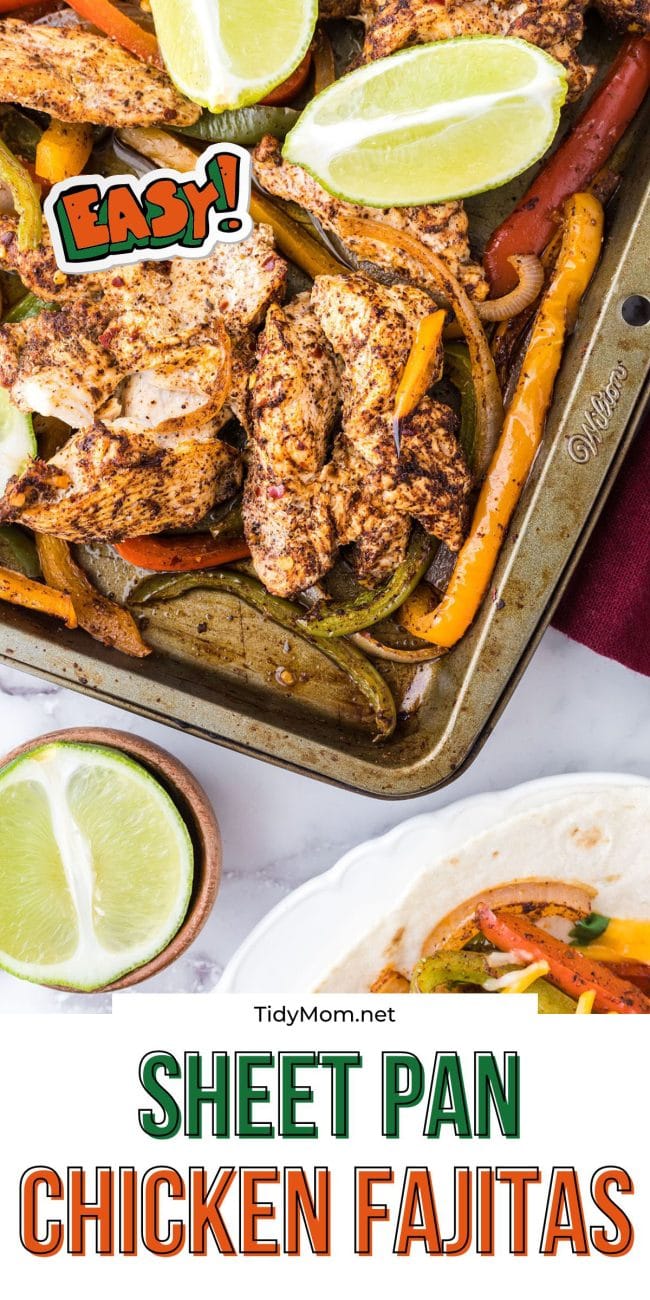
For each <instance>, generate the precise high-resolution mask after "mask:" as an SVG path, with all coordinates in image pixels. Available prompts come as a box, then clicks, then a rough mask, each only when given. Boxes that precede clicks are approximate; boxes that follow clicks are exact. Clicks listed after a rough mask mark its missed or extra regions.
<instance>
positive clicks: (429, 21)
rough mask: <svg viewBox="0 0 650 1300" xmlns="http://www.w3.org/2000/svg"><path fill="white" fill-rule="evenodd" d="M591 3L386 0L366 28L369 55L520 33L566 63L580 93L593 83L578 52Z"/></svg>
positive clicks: (565, 0) (575, 94)
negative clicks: (460, 38)
mask: <svg viewBox="0 0 650 1300" xmlns="http://www.w3.org/2000/svg"><path fill="white" fill-rule="evenodd" d="M586 8H587V3H586V0H544V2H543V3H540V0H447V3H445V4H440V0H383V3H382V2H381V0H380V3H378V4H376V5H375V6H374V15H371V16H370V20H369V25H368V27H367V29H366V43H365V46H364V58H365V59H366V60H367V61H368V62H370V61H372V60H373V59H381V58H384V57H385V56H386V55H387V54H392V53H393V52H394V51H395V50H402V49H404V48H405V46H407V45H421V44H424V43H426V42H427V41H444V40H449V39H451V38H453V37H455V36H478V35H482V36H483V35H488V36H520V37H522V38H523V40H526V41H530V42H531V44H533V45H539V46H541V48H542V49H544V50H548V52H549V54H552V55H554V57H555V58H556V59H558V60H559V62H560V63H563V64H564V65H565V67H566V69H567V71H568V73H569V79H570V83H571V94H572V96H573V97H574V98H577V97H578V96H579V95H581V94H582V92H583V90H584V89H585V86H586V84H587V74H586V71H585V69H584V68H583V66H582V64H581V63H580V60H579V58H578V56H577V54H576V48H577V46H578V43H579V42H580V40H581V39H582V34H583V28H584V12H585V9H586Z"/></svg>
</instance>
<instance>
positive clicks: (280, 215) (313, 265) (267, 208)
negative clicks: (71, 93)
mask: <svg viewBox="0 0 650 1300" xmlns="http://www.w3.org/2000/svg"><path fill="white" fill-rule="evenodd" d="M118 137H119V139H120V140H121V141H122V143H123V144H126V145H128V146H129V148H131V149H135V150H136V151H137V153H141V154H144V157H145V158H150V159H151V161H152V162H154V163H155V164H156V166H157V167H173V168H174V169H175V170H176V171H179V172H182V171H187V172H189V171H192V170H193V169H194V167H195V166H196V160H197V158H198V153H197V151H196V150H195V149H192V148H190V146H189V145H187V144H184V143H183V142H182V141H181V140H177V139H176V137H175V136H173V135H169V133H168V132H167V131H162V130H161V129H160V128H159V127H156V126H129V127H125V128H124V129H123V130H121V131H119V132H118ZM250 214H251V216H252V218H253V221H255V222H257V224H258V225H259V224H260V223H261V222H264V223H265V224H266V225H269V226H271V227H272V229H273V234H274V235H275V242H276V244H277V246H278V248H279V249H280V252H281V253H284V256H285V257H288V258H289V261H291V262H295V264H296V266H299V267H300V268H301V270H303V271H304V272H305V273H306V274H307V275H308V276H309V277H310V278H311V279H312V280H315V279H316V276H317V275H349V274H350V267H349V266H344V264H343V262H339V260H338V258H336V257H335V256H334V254H333V253H330V251H329V249H328V248H326V247H325V245H324V244H320V243H319V242H318V240H317V239H315V238H314V237H313V236H312V235H310V234H309V233H308V231H306V230H305V228H304V227H303V226H301V225H300V223H299V222H298V221H294V220H293V217H290V216H288V214H287V213H286V212H284V210H283V209H282V208H281V207H279V206H278V204H277V203H274V202H273V201H272V199H269V198H267V196H266V194H260V193H259V191H256V190H254V191H253V193H252V194H251V200H250Z"/></svg>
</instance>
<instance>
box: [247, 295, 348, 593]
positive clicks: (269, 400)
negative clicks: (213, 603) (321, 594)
mask: <svg viewBox="0 0 650 1300" xmlns="http://www.w3.org/2000/svg"><path fill="white" fill-rule="evenodd" d="M337 409H338V375H337V371H336V366H335V363H334V357H333V355H332V351H331V349H330V347H329V344H328V342H327V339H326V338H325V336H324V334H323V333H322V331H321V329H320V326H319V325H318V322H317V320H316V317H315V316H314V314H313V312H312V310H311V307H310V305H309V298H308V296H307V295H304V294H302V295H300V297H298V298H296V299H294V301H293V302H291V303H290V304H289V305H288V306H287V307H285V308H282V307H278V306H272V307H271V308H270V309H269V312H268V315H267V318H266V325H265V328H264V331H263V333H262V335H261V336H260V340H259V346H258V365H257V371H256V374H255V383H254V388H253V390H252V395H251V417H252V427H251V436H250V440H249V468H248V477H247V479H246V487H245V491H244V528H245V533H246V540H247V542H248V545H249V546H250V548H251V554H252V556H253V563H254V565H255V569H256V571H257V573H258V575H259V577H260V578H261V580H262V582H263V583H264V585H265V587H266V588H267V590H268V591H271V592H273V593H274V594H275V595H277V596H293V595H295V594H296V593H297V592H299V591H304V589H305V588H306V587H310V586H311V585H312V583H314V582H316V581H317V580H318V579H319V578H321V577H322V576H323V574H324V573H326V572H327V570H328V569H329V568H330V567H331V565H332V563H333V560H334V556H335V554H336V549H337V541H336V534H335V530H334V524H333V521H332V517H331V515H330V511H329V503H328V498H327V492H326V491H324V490H323V485H322V483H321V481H320V470H321V468H322V466H323V465H324V463H325V458H326V454H327V443H328V438H329V435H330V433H331V431H332V427H333V424H334V420H335V418H336V413H337Z"/></svg>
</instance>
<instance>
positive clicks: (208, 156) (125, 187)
mask: <svg viewBox="0 0 650 1300" xmlns="http://www.w3.org/2000/svg"><path fill="white" fill-rule="evenodd" d="M250 190H251V160H250V157H249V155H248V154H247V153H246V150H245V149H241V148H240V147H239V146H238V145H234V144H216V145H211V146H210V148H209V149H206V151H205V153H203V154H201V156H200V158H197V161H196V170H195V171H193V172H182V173H181V172H175V171H172V170H171V169H169V168H164V169H163V170H161V171H151V172H147V174H146V175H145V176H143V177H141V178H137V177H134V176H109V177H105V176H76V177H73V178H72V179H71V180H67V181H60V182H59V183H58V184H57V185H54V186H53V188H52V190H51V191H50V193H49V195H48V197H47V199H46V201H45V217H46V220H47V223H48V226H49V228H50V233H51V236H52V243H53V246H54V252H55V256H56V260H57V263H58V265H59V267H60V269H61V270H62V271H65V272H66V274H68V275H70V274H72V275H79V274H80V273H83V272H84V271H103V270H107V269H108V268H110V267H112V266H125V265H128V264H129V263H132V262H145V261H163V260H165V259H166V258H168V257H172V256H173V257H195V258H198V257H207V255H208V254H209V253H211V252H212V250H213V248H214V247H215V245H216V244H218V243H223V244H232V243H238V242H239V241H240V240H242V239H246V237H247V236H248V235H249V234H250V233H251V230H252V227H253V223H252V219H251V216H250V213H249V211H248V205H249V201H250Z"/></svg>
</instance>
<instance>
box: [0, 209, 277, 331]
mask: <svg viewBox="0 0 650 1300" xmlns="http://www.w3.org/2000/svg"><path fill="white" fill-rule="evenodd" d="M16 230H17V221H16V218H15V216H11V215H4V216H0V264H4V266H5V268H6V269H7V270H9V271H17V273H18V275H19V276H20V278H21V280H22V281H23V284H25V285H26V286H27V288H28V289H31V290H32V292H33V293H35V294H37V295H38V296H39V297H40V298H44V299H45V300H46V301H48V302H61V303H69V302H77V301H78V300H79V299H81V300H82V301H83V302H88V301H90V300H93V301H95V300H99V299H102V300H110V307H109V310H111V311H115V312H116V313H117V312H119V311H120V310H121V309H122V306H123V304H124V303H129V304H133V303H137V304H138V305H139V306H140V307H141V308H142V310H143V311H146V310H150V311H151V312H152V314H155V312H156V311H157V310H158V307H159V306H160V305H164V304H168V305H169V306H170V307H171V308H172V309H173V310H174V311H175V312H176V313H177V315H178V316H179V317H181V318H182V319H183V320H184V321H185V323H186V324H188V325H189V324H191V323H194V324H203V323H204V322H205V321H208V320H211V319H212V318H213V317H214V316H221V317H223V320H224V323H225V325H226V328H227V329H228V331H229V333H230V334H232V335H234V336H237V337H239V336H240V335H241V334H243V332H244V331H245V330H248V329H253V328H255V327H256V326H257V325H259V324H260V323H261V321H262V320H263V319H264V316H265V315H266V310H267V307H268V306H269V303H271V302H273V301H275V299H276V298H280V297H281V296H282V294H283V292H284V287H285V282H286V278H287V264H286V262H285V260H284V258H283V257H280V255H279V254H278V253H276V251H275V244H274V239H273V231H272V230H271V227H270V226H265V225H262V226H256V227H255V229H254V231H253V233H252V234H251V235H249V237H248V239H245V240H242V242H241V243H239V244H218V245H217V246H216V248H215V250H214V252H213V253H211V255H210V257H206V258H201V259H200V260H199V261H195V260H194V259H193V258H192V259H190V258H186V257H176V258H173V259H172V260H171V261H169V262H135V263H133V264H131V265H127V266H117V267H112V268H111V269H109V270H107V271H91V272H89V273H88V274H84V275H65V273H64V272H63V271H60V270H59V269H58V267H57V264H56V259H55V257H54V249H53V248H52V243H51V240H50V236H49V231H48V230H47V226H46V225H44V226H43V237H42V240H41V243H40V245H39V247H38V248H34V249H25V250H22V251H21V250H20V249H19V247H18V240H17V236H16Z"/></svg>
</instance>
